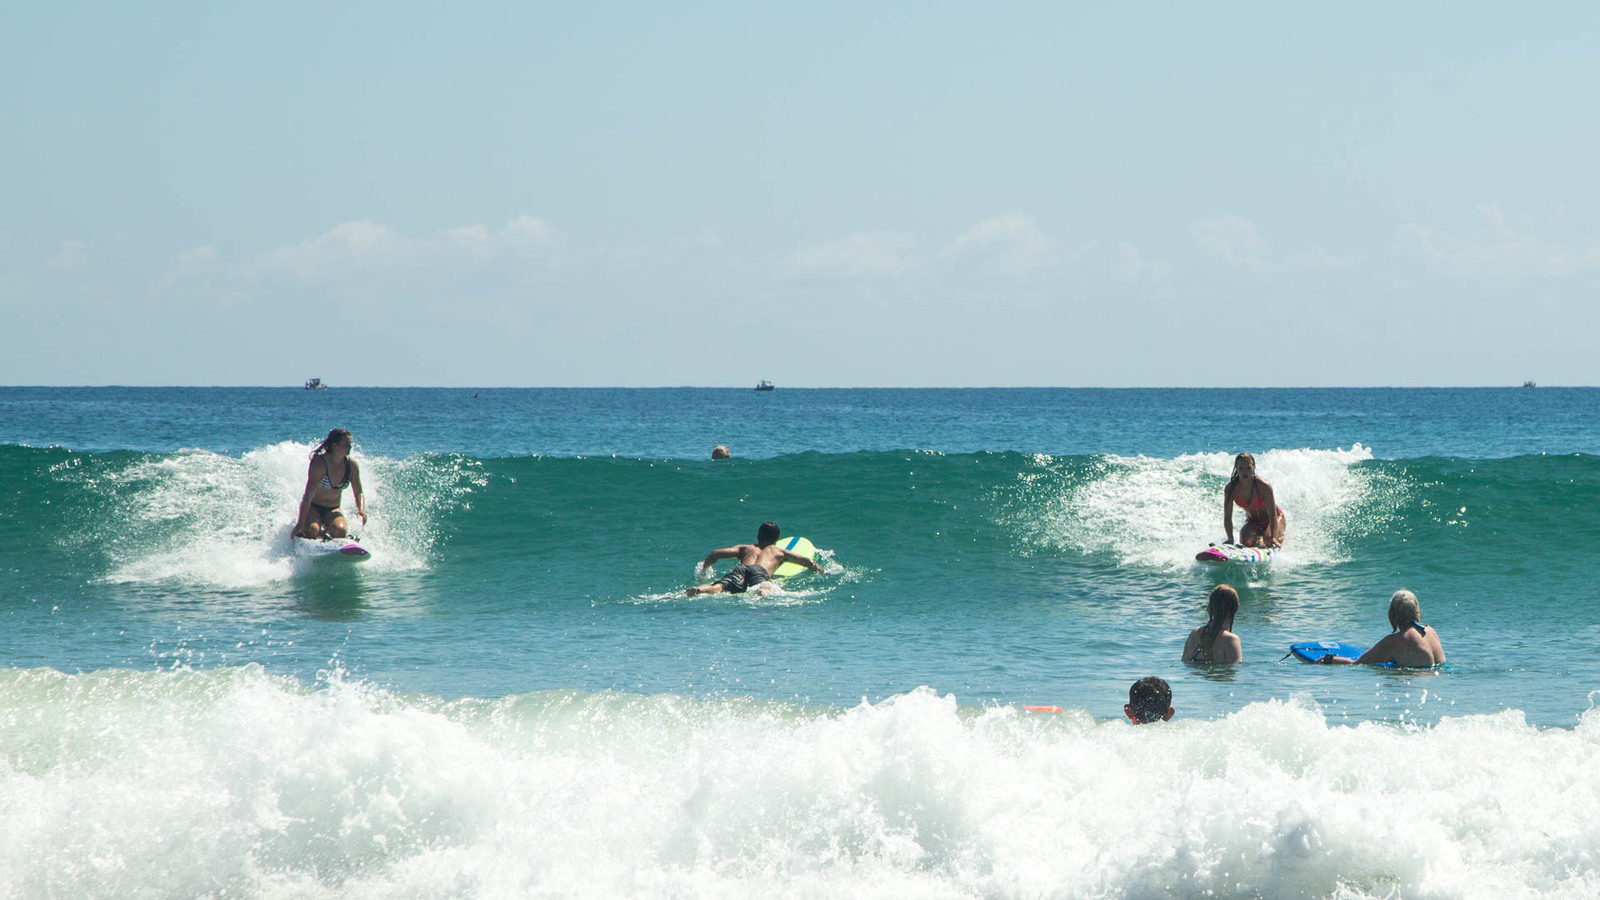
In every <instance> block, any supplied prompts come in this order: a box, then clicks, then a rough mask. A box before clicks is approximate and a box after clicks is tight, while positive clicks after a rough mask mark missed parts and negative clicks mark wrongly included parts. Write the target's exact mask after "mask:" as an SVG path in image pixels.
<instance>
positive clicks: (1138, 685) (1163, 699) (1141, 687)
mask: <svg viewBox="0 0 1600 900" xmlns="http://www.w3.org/2000/svg"><path fill="white" fill-rule="evenodd" d="M1122 711H1123V712H1124V713H1126V714H1127V716H1128V721H1130V722H1132V723H1133V724H1135V725H1148V724H1150V723H1151V722H1165V721H1167V720H1169V719H1171V718H1172V715H1173V713H1175V712H1177V710H1175V709H1173V708H1172V686H1171V685H1169V684H1167V682H1166V681H1165V680H1164V679H1161V678H1157V677H1156V676H1154V675H1151V676H1150V677H1148V678H1141V679H1139V680H1138V681H1135V682H1134V683H1133V686H1132V687H1130V688H1128V705H1127V706H1124V707H1123V708H1122Z"/></svg>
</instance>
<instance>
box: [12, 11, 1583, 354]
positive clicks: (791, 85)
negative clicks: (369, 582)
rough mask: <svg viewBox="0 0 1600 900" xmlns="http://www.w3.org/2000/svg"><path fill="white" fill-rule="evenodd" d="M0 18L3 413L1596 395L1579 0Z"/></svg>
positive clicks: (18, 14) (38, 14)
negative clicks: (519, 402) (1578, 390)
mask: <svg viewBox="0 0 1600 900" xmlns="http://www.w3.org/2000/svg"><path fill="white" fill-rule="evenodd" d="M1102 6H1104V5H1102V4H1096V5H1092V6H1091V5H1087V4H1082V5H1069V4H948V3H930V4H920V5H913V4H888V3H882V4H845V3H811V4H791V5H788V6H787V7H779V6H778V5H776V4H772V5H763V4H732V3H729V4H706V3H684V4H605V3H600V4H545V5H532V4H510V3H507V4H473V3H468V4H456V5H446V4H415V3H406V2H389V3H339V4H326V3H292V2H291V3H275V4H264V3H262V4H241V3H207V4H198V3H197V4H161V5H155V8H151V9H146V8H139V7H140V5H136V4H109V3H108V4H84V3H61V4H29V5H20V4H12V5H11V6H9V7H7V9H6V11H4V12H0V77H3V78H4V79H5V83H6V84H7V89H6V90H5V91H4V92H0V121H4V122H5V123H6V132H7V136H6V139H5V140H4V141H0V172H3V175H0V323H3V326H4V327H3V328H0V334H3V335H4V338H3V348H4V352H3V353H0V383H5V384H202V385H206V384H228V385H233V384H285V385H293V384H297V383H299V382H300V381H301V380H303V379H305V378H307V377H310V376H312V375H319V376H321V377H323V378H324V379H325V380H327V381H329V382H330V383H332V384H335V385H455V386H491V385H508V386H524V385H526V386H564V385H638V386H653V385H735V386H743V385H746V384H750V383H753V382H754V381H756V380H757V379H758V378H769V379H771V380H773V381H775V382H777V383H778V384H779V385H782V386H801V385H809V386H922V385H927V386H944V385H969V386H988V385H1062V386H1152V385H1155V386H1161V385H1180V386H1189V385H1195V386H1203V385H1216V386H1234V385H1242V386H1303V385H1481V384H1486V385H1505V384H1520V383H1521V382H1522V381H1523V380H1524V379H1534V380H1537V381H1539V382H1540V383H1544V384H1590V385H1592V384H1600V376H1597V373H1596V365H1597V364H1596V360H1597V359H1600V302H1597V301H1600V290H1597V288H1600V179H1597V178H1596V177H1595V170H1596V167H1597V165H1600V117H1597V116H1596V115H1595V114H1594V108H1595V105H1596V101H1595V97H1594V94H1595V88H1596V86H1597V85H1600V41H1597V35H1600V28H1597V26H1600V7H1596V6H1594V5H1591V4H1566V5H1557V4H1545V5H1536V6H1533V7H1529V8H1523V9H1516V10H1512V9H1511V8H1509V7H1505V6H1490V5H1470V4H1460V3H1455V4H1384V5H1379V4H1370V5H1356V6H1337V7H1328V8H1325V9H1315V10H1309V9H1285V8H1282V5H1281V4H1227V5H1214V6H1204V7H1202V6H1201V5H1189V6H1186V7H1184V8H1165V7H1158V6H1154V5H1125V8H1119V9H1105V8H1102Z"/></svg>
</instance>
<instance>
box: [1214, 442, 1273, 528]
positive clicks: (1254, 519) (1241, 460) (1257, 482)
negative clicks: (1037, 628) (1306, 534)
mask: <svg viewBox="0 0 1600 900" xmlns="http://www.w3.org/2000/svg"><path fill="white" fill-rule="evenodd" d="M1235 503H1237V504H1238V505H1239V508H1240V509H1242V510H1244V515H1245V522H1244V527H1243V528H1240V529H1239V546H1241V547H1281V546H1283V535H1284V531H1285V529H1286V528H1287V525H1288V523H1287V520H1285V519H1284V516H1283V509H1282V508H1281V507H1279V506H1278V504H1277V502H1276V500H1275V499H1274V497H1273V496H1272V485H1270V484H1267V483H1266V482H1265V481H1262V480H1261V479H1260V478H1258V477H1256V458H1255V457H1254V456H1251V455H1250V454H1248V453H1241V454H1239V455H1238V456H1235V457H1234V458H1233V477H1232V478H1230V479H1228V486H1227V487H1225V488H1223V489H1222V527H1223V529H1224V530H1226V531H1227V532H1228V543H1230V544H1231V543H1233V505H1234V504H1235Z"/></svg>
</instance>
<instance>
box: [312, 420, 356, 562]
mask: <svg viewBox="0 0 1600 900" xmlns="http://www.w3.org/2000/svg"><path fill="white" fill-rule="evenodd" d="M353 445H354V442H353V441H352V440H351V437H350V432H349V431H346V430H345V429H343V428H335V429H333V430H332V431H330V432H328V436H327V437H325V438H323V439H322V443H321V445H319V446H318V447H317V449H315V450H313V451H311V465H310V466H309V467H307V470H306V490H305V494H303V495H302V496H301V497H300V518H299V519H297V520H296V521H295V525H294V536H295V537H303V538H312V539H316V538H342V537H345V536H346V535H348V534H349V533H350V528H349V524H348V523H347V522H346V521H345V518H344V511H343V510H341V509H340V508H339V503H340V501H341V500H342V499H343V498H344V489H345V488H347V487H348V488H350V490H351V493H353V494H354V495H355V498H356V515H358V516H360V517H361V524H363V525H365V524H367V497H366V494H364V493H362V491H361V467H360V466H358V465H356V461H355V460H353V459H351V458H350V448H351V447H352V446H353Z"/></svg>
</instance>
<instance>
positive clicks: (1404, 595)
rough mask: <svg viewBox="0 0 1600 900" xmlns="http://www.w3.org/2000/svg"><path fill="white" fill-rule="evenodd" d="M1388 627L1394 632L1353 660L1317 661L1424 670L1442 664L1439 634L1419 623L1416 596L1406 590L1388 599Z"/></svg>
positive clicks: (1442, 652)
mask: <svg viewBox="0 0 1600 900" xmlns="http://www.w3.org/2000/svg"><path fill="white" fill-rule="evenodd" d="M1389 627H1390V628H1393V629H1394V631H1392V632H1390V633H1389V634H1387V635H1385V636H1384V638H1383V640H1381V641H1379V642H1377V643H1376V644H1373V645H1372V649H1371V650H1368V651H1367V652H1365V653H1363V654H1361V655H1360V656H1359V657H1357V658H1355V659H1351V658H1350V657H1348V656H1334V655H1332V654H1329V655H1328V656H1324V657H1322V658H1321V659H1319V660H1317V662H1319V663H1326V664H1329V665H1336V666H1381V665H1385V664H1388V663H1393V664H1394V665H1395V666H1397V667H1399V668H1402V669H1426V668H1428V667H1430V666H1437V665H1439V664H1441V663H1443V662H1444V645H1443V644H1441V643H1439V632H1438V630H1437V629H1431V628H1428V627H1426V626H1424V625H1423V624H1422V605H1421V604H1420V603H1418V602H1417V595H1416V594H1413V593H1411V592H1410V591H1406V590H1399V591H1395V592H1394V596H1393V597H1390V598H1389Z"/></svg>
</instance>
